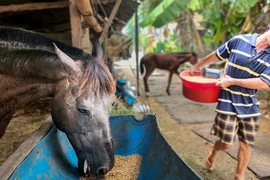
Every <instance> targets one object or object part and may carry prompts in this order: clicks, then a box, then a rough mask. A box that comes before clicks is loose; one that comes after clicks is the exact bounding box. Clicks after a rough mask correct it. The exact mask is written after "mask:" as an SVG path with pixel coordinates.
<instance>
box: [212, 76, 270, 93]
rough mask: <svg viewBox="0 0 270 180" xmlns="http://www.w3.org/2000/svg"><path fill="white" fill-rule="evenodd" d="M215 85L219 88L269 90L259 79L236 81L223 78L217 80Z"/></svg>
mask: <svg viewBox="0 0 270 180" xmlns="http://www.w3.org/2000/svg"><path fill="white" fill-rule="evenodd" d="M216 85H217V86H221V87H222V88H226V87H228V86H232V85H235V86H240V87H243V88H248V89H266V90H268V89H270V88H269V85H268V84H267V83H266V82H264V81H263V80H261V79H260V78H248V79H236V78H231V77H223V78H219V79H218V81H217V83H216Z"/></svg>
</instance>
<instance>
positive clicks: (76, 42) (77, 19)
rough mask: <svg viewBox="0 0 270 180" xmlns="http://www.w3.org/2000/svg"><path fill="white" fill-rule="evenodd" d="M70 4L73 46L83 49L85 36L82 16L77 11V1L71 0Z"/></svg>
mask: <svg viewBox="0 0 270 180" xmlns="http://www.w3.org/2000/svg"><path fill="white" fill-rule="evenodd" d="M69 2H70V6H69V14H70V26H71V40H72V45H73V46H75V47H77V48H80V49H81V48H82V36H83V29H82V25H81V14H80V12H79V11H78V9H77V6H76V3H75V1H74V0H69Z"/></svg>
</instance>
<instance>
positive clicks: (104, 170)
mask: <svg viewBox="0 0 270 180" xmlns="http://www.w3.org/2000/svg"><path fill="white" fill-rule="evenodd" d="M108 171H109V169H108V168H106V167H100V168H98V170H97V175H98V176H104V175H105V174H107V172H108Z"/></svg>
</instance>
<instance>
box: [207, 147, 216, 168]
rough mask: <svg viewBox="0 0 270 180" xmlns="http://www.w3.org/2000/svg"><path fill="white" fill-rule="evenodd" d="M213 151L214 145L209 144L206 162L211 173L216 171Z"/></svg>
mask: <svg viewBox="0 0 270 180" xmlns="http://www.w3.org/2000/svg"><path fill="white" fill-rule="evenodd" d="M213 149H214V145H213V144H209V145H208V150H207V154H206V160H205V167H206V168H207V169H208V170H209V171H213V170H214V166H215V161H214V159H213V158H211V155H212V151H213Z"/></svg>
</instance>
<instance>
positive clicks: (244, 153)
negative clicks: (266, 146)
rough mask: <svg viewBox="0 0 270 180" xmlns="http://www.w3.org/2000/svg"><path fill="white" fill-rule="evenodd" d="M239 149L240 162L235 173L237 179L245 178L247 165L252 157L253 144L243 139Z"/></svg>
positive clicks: (238, 157) (242, 179)
mask: <svg viewBox="0 0 270 180" xmlns="http://www.w3.org/2000/svg"><path fill="white" fill-rule="evenodd" d="M239 143H240V144H239V150H238V155H237V159H238V164H237V169H236V173H235V178H234V179H235V180H244V175H245V171H246V170H247V166H248V163H249V160H250V157H251V146H250V145H249V144H246V143H244V142H242V141H240V142H239Z"/></svg>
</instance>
